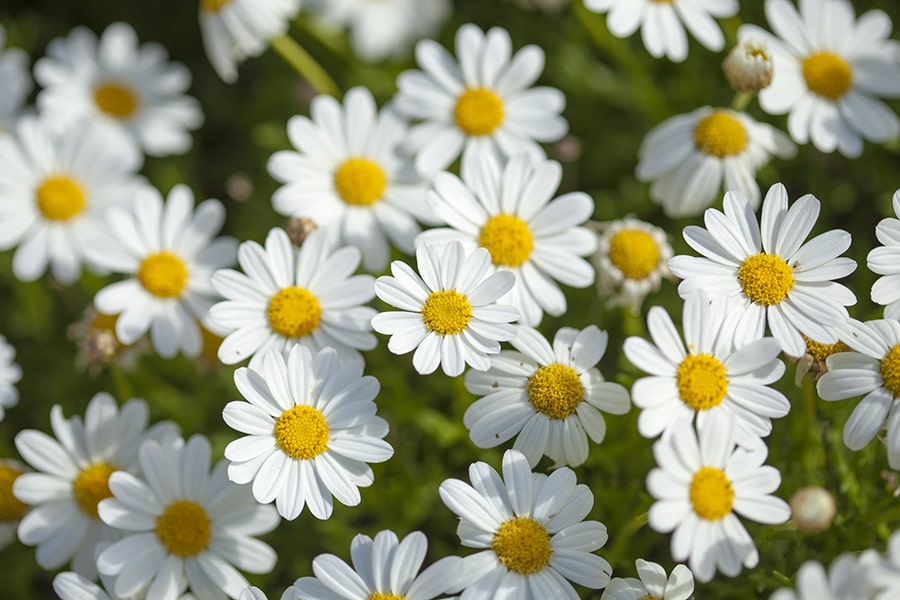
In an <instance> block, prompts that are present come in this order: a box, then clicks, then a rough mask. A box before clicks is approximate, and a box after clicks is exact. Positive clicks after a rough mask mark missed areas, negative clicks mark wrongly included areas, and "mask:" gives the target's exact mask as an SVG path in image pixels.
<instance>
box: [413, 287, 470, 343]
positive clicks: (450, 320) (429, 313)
mask: <svg viewBox="0 0 900 600" xmlns="http://www.w3.org/2000/svg"><path fill="white" fill-rule="evenodd" d="M471 319H472V305H471V304H469V299H468V298H466V297H465V296H464V295H462V294H460V293H459V292H457V291H456V290H445V291H443V292H431V294H430V295H429V296H428V300H426V301H425V305H424V306H422V321H423V322H424V323H425V327H427V328H428V329H430V330H431V331H434V332H437V333H439V334H441V335H456V334H457V333H460V332H461V331H462V330H463V329H465V328H466V326H467V325H468V324H469V321H470V320H471Z"/></svg>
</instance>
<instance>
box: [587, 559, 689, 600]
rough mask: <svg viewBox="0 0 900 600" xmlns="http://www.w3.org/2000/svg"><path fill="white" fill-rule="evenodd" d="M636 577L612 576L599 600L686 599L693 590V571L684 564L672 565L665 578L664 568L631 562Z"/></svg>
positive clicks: (649, 563) (645, 562) (643, 561)
mask: <svg viewBox="0 0 900 600" xmlns="http://www.w3.org/2000/svg"><path fill="white" fill-rule="evenodd" d="M634 566H635V568H636V569H637V572H638V577H640V579H635V578H633V577H626V578H624V579H622V578H620V577H614V578H613V580H612V581H610V582H609V585H608V586H606V589H605V590H603V596H602V597H601V598H600V600H644V599H645V598H650V599H655V600H687V599H688V598H690V596H691V594H693V593H694V574H693V573H691V570H690V569H688V568H687V567H686V566H684V565H675V568H674V569H672V574H671V575H669V578H668V579H666V570H665V569H663V568H662V567H661V566H660V565H658V564H656V563H655V562H649V561H646V560H643V559H640V558H639V559H637V560H636V561H634Z"/></svg>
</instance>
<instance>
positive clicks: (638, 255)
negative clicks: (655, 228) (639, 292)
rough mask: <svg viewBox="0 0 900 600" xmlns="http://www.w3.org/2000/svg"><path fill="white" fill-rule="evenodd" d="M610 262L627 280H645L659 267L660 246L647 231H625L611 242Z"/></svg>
mask: <svg viewBox="0 0 900 600" xmlns="http://www.w3.org/2000/svg"><path fill="white" fill-rule="evenodd" d="M609 262H611V263H612V264H613V266H615V267H616V268H617V269H619V270H620V271H621V272H622V275H624V276H625V278H626V279H643V278H645V277H647V276H648V275H650V274H651V273H653V271H654V270H655V269H656V267H657V266H658V265H659V246H658V245H657V244H656V240H654V239H653V236H652V235H650V234H649V233H647V232H646V231H641V230H639V229H623V230H621V231H618V232H616V233H615V234H614V235H613V236H612V237H611V238H610V240H609Z"/></svg>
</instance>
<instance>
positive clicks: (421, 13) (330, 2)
mask: <svg viewBox="0 0 900 600" xmlns="http://www.w3.org/2000/svg"><path fill="white" fill-rule="evenodd" d="M450 9H451V5H450V3H449V2H448V1H447V0H317V1H314V2H311V3H310V10H311V11H314V12H316V13H318V14H319V15H321V18H322V20H323V21H326V22H328V23H330V24H333V25H335V26H337V27H342V28H347V29H348V30H349V33H350V42H351V44H352V45H353V51H354V52H355V53H356V55H357V56H359V57H361V58H362V59H364V60H367V61H373V62H374V61H381V60H384V59H386V58H399V57H402V56H403V55H404V54H405V53H406V52H407V51H408V50H409V49H410V47H412V45H413V44H414V43H415V42H417V41H418V40H420V39H422V38H425V37H430V36H433V35H434V34H436V33H437V31H438V29H439V27H440V25H441V23H443V22H444V21H445V20H446V18H447V17H448V16H449V15H450Z"/></svg>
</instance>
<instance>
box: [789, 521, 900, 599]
mask: <svg viewBox="0 0 900 600" xmlns="http://www.w3.org/2000/svg"><path fill="white" fill-rule="evenodd" d="M859 562H860V567H859V569H858V573H859V575H858V576H859V577H861V578H862V581H861V582H860V583H862V584H863V585H862V586H861V587H862V588H863V589H865V584H866V583H868V584H870V585H871V586H872V587H874V588H875V593H874V595H872V596H866V598H870V597H871V598H873V600H892V599H893V598H896V597H897V594H900V532H896V531H895V532H894V533H893V534H891V537H890V538H889V539H888V542H887V556H881V555H879V554H877V553H876V552H875V551H874V550H866V551H865V552H863V553H862V554H861V555H860V557H859ZM802 600H806V598H803V599H802ZM815 600H818V599H815ZM835 600H837V599H835Z"/></svg>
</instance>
